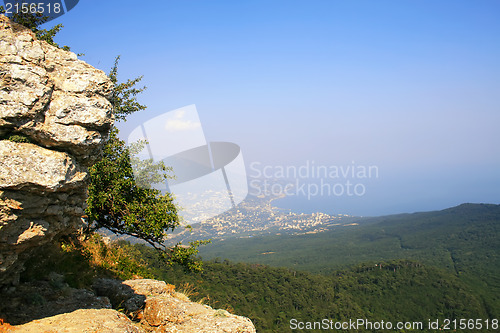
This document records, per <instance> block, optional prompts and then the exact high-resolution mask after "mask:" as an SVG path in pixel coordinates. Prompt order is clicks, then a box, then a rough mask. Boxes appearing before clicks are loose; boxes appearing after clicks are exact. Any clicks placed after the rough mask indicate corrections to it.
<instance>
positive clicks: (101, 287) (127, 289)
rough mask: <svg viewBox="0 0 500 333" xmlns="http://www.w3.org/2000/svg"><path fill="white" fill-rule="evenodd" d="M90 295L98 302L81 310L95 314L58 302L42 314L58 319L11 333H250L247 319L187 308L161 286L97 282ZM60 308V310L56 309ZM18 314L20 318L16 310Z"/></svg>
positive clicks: (89, 300) (182, 298)
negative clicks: (45, 313) (111, 306)
mask: <svg viewBox="0 0 500 333" xmlns="http://www.w3.org/2000/svg"><path fill="white" fill-rule="evenodd" d="M94 289H95V292H96V293H97V295H99V296H96V295H86V296H85V297H81V299H84V300H85V303H87V304H93V307H95V308H93V309H79V310H73V309H72V307H71V306H72V302H71V301H70V302H67V301H66V300H65V298H64V297H58V298H57V299H55V300H54V301H52V302H50V303H45V304H44V305H45V306H44V308H45V309H47V308H48V307H51V308H52V310H53V311H56V313H60V314H57V315H55V316H52V317H47V318H43V319H38V320H33V321H30V322H28V323H26V324H23V325H17V326H13V327H12V331H13V332H75V333H77V332H109V333H123V332H138V333H146V332H148V333H149V332H158V333H159V332H184V333H200V332H206V333H208V332H210V333H223V332H226V333H255V327H254V325H253V324H252V322H251V321H250V319H248V318H245V317H240V316H236V315H234V314H231V313H229V312H227V311H225V310H214V309H212V308H211V307H209V306H207V305H202V304H199V303H194V302H191V301H189V299H188V298H187V297H186V296H185V295H183V294H180V293H177V292H175V291H174V287H173V286H172V285H168V284H166V283H165V282H163V281H156V280H150V279H138V280H127V281H123V282H122V281H118V280H113V279H99V280H97V281H96V283H95V284H94ZM87 292H89V291H87ZM59 293H62V292H59ZM79 293H80V291H78V290H75V289H68V290H67V291H65V292H63V294H66V295H67V297H66V298H71V299H73V298H74V297H75V295H77V294H79ZM47 294H48V293H47ZM105 300H110V302H111V304H112V305H113V307H115V308H120V309H122V310H123V311H125V312H126V313H127V314H128V316H127V315H125V314H123V313H120V312H118V311H115V310H112V309H109V302H106V301H105ZM40 303H43V302H40ZM67 303H69V304H67ZM60 305H62V306H63V307H62V308H60V309H58V307H59V306H60ZM57 310H61V311H57ZM19 311H21V312H22V309H19ZM33 311H36V310H35V308H32V309H30V312H33ZM45 311H47V310H45ZM63 312H64V313H63ZM16 315H17V316H18V315H19V314H16ZM0 330H1V326H0Z"/></svg>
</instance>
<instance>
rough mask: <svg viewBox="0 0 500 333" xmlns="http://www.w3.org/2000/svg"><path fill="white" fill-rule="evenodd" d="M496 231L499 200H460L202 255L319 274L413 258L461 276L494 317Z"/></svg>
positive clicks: (230, 243)
mask: <svg viewBox="0 0 500 333" xmlns="http://www.w3.org/2000/svg"><path fill="white" fill-rule="evenodd" d="M499 236H500V205H490V204H463V205H460V206H457V207H453V208H449V209H445V210H441V211H435V212H424V213H413V214H399V215H392V216H383V217H377V218H371V219H367V220H362V221H360V225H359V226H353V227H346V228H342V229H337V230H334V231H331V232H325V233H320V234H314V235H300V236H281V237H280V236H273V237H254V238H250V239H237V240H226V241H224V242H216V243H214V244H211V245H209V246H206V247H204V249H203V252H202V255H203V256H204V257H205V258H228V259H230V260H232V261H237V262H240V261H243V262H251V263H261V264H268V265H272V266H278V267H289V268H292V269H296V270H304V271H310V272H315V273H323V274H330V273H332V272H335V271H336V270H338V269H341V268H345V267H349V266H352V265H357V264H359V263H363V262H377V261H387V260H394V259H410V260H418V261H420V262H422V263H425V264H426V265H429V266H434V267H439V268H441V269H445V270H446V271H447V272H448V273H450V274H452V275H454V276H457V277H458V278H460V280H462V281H463V282H465V283H466V284H467V285H468V286H469V287H470V288H471V289H472V290H474V291H475V292H476V293H478V295H481V298H482V300H483V302H484V303H485V306H486V309H487V311H488V313H489V314H490V316H491V317H496V318H498V317H500V298H499V296H498V295H500V237H499Z"/></svg>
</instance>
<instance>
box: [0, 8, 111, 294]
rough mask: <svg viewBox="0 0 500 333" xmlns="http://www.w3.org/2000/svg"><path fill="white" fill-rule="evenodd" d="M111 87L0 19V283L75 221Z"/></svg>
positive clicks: (106, 123) (103, 132)
mask: <svg viewBox="0 0 500 333" xmlns="http://www.w3.org/2000/svg"><path fill="white" fill-rule="evenodd" d="M112 87H113V85H112V83H111V81H110V80H109V79H108V78H107V76H106V75H105V73H104V72H102V71H100V70H97V69H95V68H93V67H92V66H90V65H88V64H86V63H85V62H83V61H80V60H78V59H77V57H76V55H75V54H74V53H71V52H67V51H63V50H60V49H58V48H55V47H53V46H51V45H49V44H47V43H46V42H44V41H38V40H36V38H35V36H34V34H33V33H32V32H31V30H29V29H26V28H24V27H23V26H20V25H18V24H15V23H12V22H10V21H9V19H7V18H6V17H5V16H0V285H5V284H6V283H16V280H17V279H18V273H19V271H20V270H21V269H22V265H23V260H24V258H26V257H27V256H28V255H29V253H30V249H33V248H36V247H37V246H40V245H42V244H44V243H47V242H49V241H51V240H52V239H54V238H56V237H59V236H61V235H63V234H67V233H70V232H72V231H74V230H75V229H76V228H78V227H79V226H81V216H82V214H83V208H82V207H84V205H85V199H86V185H87V168H88V166H90V165H91V164H92V163H93V162H94V161H95V160H96V157H97V156H99V154H100V151H101V149H102V145H103V143H104V140H105V139H106V137H107V135H108V131H109V129H110V126H111V124H112V122H113V119H112V106H111V104H110V102H109V98H110V96H111V93H112ZM12 136H17V137H18V138H19V137H21V138H23V139H22V140H19V139H18V140H16V142H13V141H12ZM9 139H10V140H9ZM20 141H25V142H20Z"/></svg>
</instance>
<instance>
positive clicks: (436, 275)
mask: <svg viewBox="0 0 500 333" xmlns="http://www.w3.org/2000/svg"><path fill="white" fill-rule="evenodd" d="M359 222H360V225H359V226H358V227H356V228H344V229H339V230H333V231H331V232H328V233H323V234H316V235H302V236H281V237H260V238H257V237H256V238H251V239H235V240H233V241H231V240H227V241H225V242H223V243H215V244H213V245H205V246H203V247H202V253H203V256H204V260H203V271H201V272H200V271H192V270H189V269H187V268H186V267H185V266H182V265H178V264H173V265H172V264H171V263H169V262H168V261H166V260H165V258H164V257H163V256H162V255H161V253H160V252H158V251H157V250H155V249H154V248H152V247H149V246H147V245H144V244H131V243H129V242H126V241H117V242H113V243H111V244H108V245H105V244H104V242H103V240H102V237H101V236H99V235H97V234H94V236H92V237H91V238H89V239H87V240H86V241H84V242H83V243H82V244H83V245H82V244H80V243H78V242H75V241H74V240H71V239H68V240H64V241H63V242H62V243H61V244H60V246H55V247H52V248H49V249H45V250H44V251H40V252H39V254H38V255H37V256H34V257H33V258H32V260H31V261H30V262H29V263H28V265H27V267H28V269H27V270H26V271H25V272H24V273H23V275H22V276H21V277H22V280H23V281H25V282H28V281H31V280H37V279H39V278H40V277H43V276H44V274H45V275H46V274H48V273H50V272H53V271H55V272H58V273H61V274H63V275H64V276H65V278H66V281H67V283H69V285H70V286H72V287H78V288H90V286H91V284H92V280H93V279H94V278H95V277H97V276H112V277H117V278H120V279H130V278H138V277H142V278H154V279H159V280H164V281H166V282H167V283H169V284H173V285H175V286H176V289H177V290H178V291H180V292H182V293H184V294H186V295H187V296H188V297H189V298H190V299H191V300H192V301H198V302H202V303H203V304H207V305H210V306H212V307H214V308H222V309H226V310H228V311H230V312H232V313H235V314H238V315H243V316H246V317H249V318H250V319H251V320H252V322H253V323H254V324H255V326H256V328H257V332H291V331H294V332H301V331H303V332H313V331H319V330H314V329H312V330H311V329H307V327H306V326H305V325H306V324H304V323H322V321H324V320H327V321H331V322H332V323H347V322H349V320H357V319H363V320H367V321H369V322H381V321H384V322H391V323H393V324H394V325H396V323H398V322H401V323H405V324H407V325H410V326H408V327H406V328H402V329H396V328H395V327H393V329H391V331H395V332H398V331H399V332H412V331H415V332H422V331H426V332H440V331H449V332H452V331H458V332H474V330H473V329H470V328H468V327H465V328H464V329H460V327H459V325H457V326H458V327H456V328H457V329H456V330H455V327H453V325H450V323H452V321H453V320H456V322H455V323H460V320H466V321H465V322H464V323H465V324H464V323H462V324H464V325H466V323H469V324H470V323H471V321H469V320H480V322H481V323H482V325H483V327H482V329H479V330H476V331H480V332H488V331H491V332H493V331H496V330H497V328H498V318H499V317H500V314H499V311H500V302H499V297H498V295H499V291H500V283H499V282H500V281H499V277H500V269H499V267H500V266H499V260H498V254H499V249H500V244H499V237H498V234H499V228H500V205H485V204H478V205H472V204H464V205H461V206H458V207H454V208H450V209H446V210H442V211H436V212H426V213H415V214H402V215H394V216H384V217H378V218H372V219H364V220H362V221H359ZM266 252H275V253H271V254H269V253H268V254H265V255H262V253H266ZM209 253H211V255H212V256H213V257H212V258H209V256H208V254H209ZM228 258H229V260H228ZM245 262H246V263H245ZM75 272H78V273H77V274H76V273H75ZM446 319H448V320H449V322H446V321H445V320H446ZM429 320H431V321H432V322H435V321H438V324H439V325H438V326H437V327H432V328H429V327H428V325H429ZM298 322H300V323H302V324H303V325H302V326H300V324H297V323H298ZM418 323H420V324H422V325H423V326H422V327H416V326H412V325H415V324H418ZM446 323H448V325H446ZM486 326H488V329H486ZM495 327H496V328H495ZM291 328H296V329H294V330H292V329H291ZM300 328H304V329H300ZM337 331H349V332H354V331H359V332H370V331H373V332H379V331H380V330H378V329H375V328H373V329H371V328H367V327H357V328H356V329H352V327H351V328H348V329H346V330H342V329H340V330H337Z"/></svg>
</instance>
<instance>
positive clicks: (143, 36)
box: [48, 0, 500, 215]
mask: <svg viewBox="0 0 500 333" xmlns="http://www.w3.org/2000/svg"><path fill="white" fill-rule="evenodd" d="M499 13H500V2H498V1H495V0H483V1H457V0H453V1H422V0H420V1H400V0H398V1H333V0H332V1H317V0H312V1H196V0H190V1H181V0H177V1H170V0H169V1H149V2H147V4H146V5H145V4H144V2H133V1H97V0H81V1H80V3H79V4H78V5H77V6H76V7H75V8H74V9H73V10H72V11H70V12H69V13H67V14H65V15H63V16H62V17H60V18H58V19H56V20H54V21H52V22H51V23H49V24H48V25H51V24H55V23H62V24H63V25H64V29H63V30H62V31H61V32H60V34H59V35H58V36H57V38H56V40H57V41H58V42H59V43H61V44H68V45H70V46H71V47H72V50H73V51H74V52H77V53H78V52H83V53H85V56H83V57H81V59H83V60H85V61H87V62H88V63H90V64H91V65H93V66H95V67H98V68H100V69H102V70H104V71H106V72H108V71H109V69H110V68H111V66H112V64H113V61H114V58H115V56H117V55H121V59H122V60H121V62H120V67H119V73H120V78H121V79H123V80H124V79H127V78H133V77H136V76H139V75H144V79H143V81H142V82H143V83H144V85H146V86H147V87H148V89H147V91H146V92H145V93H144V94H142V96H141V97H140V101H141V102H142V103H144V104H146V105H147V106H148V110H147V111H146V112H144V113H143V114H137V115H134V116H132V117H130V119H129V120H128V121H127V123H125V124H122V125H120V128H121V129H122V132H123V133H128V131H130V130H131V129H132V128H134V127H135V126H137V124H139V123H141V122H143V121H145V120H147V119H149V118H151V117H153V116H155V115H160V114H162V113H164V112H166V111H170V110H173V109H177V108H180V107H183V106H186V105H190V104H196V107H197V110H198V114H199V117H200V120H201V123H202V125H203V130H204V132H205V136H206V138H207V140H209V141H229V142H234V143H237V144H239V145H240V147H241V149H242V153H243V157H244V160H245V163H246V164H247V166H248V165H250V163H252V162H259V163H261V165H281V166H288V165H302V164H304V163H305V162H306V161H315V163H316V164H321V165H327V166H331V165H337V166H341V165H348V164H351V163H352V161H355V163H357V164H362V165H377V166H378V168H379V177H378V178H377V179H372V180H370V181H369V182H367V183H366V184H365V185H366V195H364V196H362V197H356V198H324V197H323V198H316V199H317V200H314V199H313V200H309V201H303V200H302V201H301V203H300V208H301V209H309V210H323V211H328V212H331V213H335V212H337V213H348V214H356V215H380V214H389V213H399V212H412V211H423V210H432V209H443V208H446V207H449V206H453V205H456V204H460V203H462V202H488V203H497V204H498V203H500V131H499V124H500V61H499V59H500V37H499V36H500V20H499V19H498V18H499ZM296 199H297V200H298V199H299V198H296ZM294 204H297V205H299V204H298V201H294Z"/></svg>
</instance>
